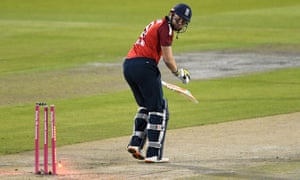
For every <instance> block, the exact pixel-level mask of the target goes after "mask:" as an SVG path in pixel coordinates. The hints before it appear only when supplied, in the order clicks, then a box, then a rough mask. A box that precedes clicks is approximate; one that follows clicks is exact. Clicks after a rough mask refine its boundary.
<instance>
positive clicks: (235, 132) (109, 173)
mask: <svg viewBox="0 0 300 180" xmlns="http://www.w3.org/2000/svg"><path fill="white" fill-rule="evenodd" d="M299 120H300V113H292V114H284V115H277V116H271V117H263V118H256V119H247V120H240V121H233V122H227V123H221V124H213V125H207V126H199V127H190V128H184V129H176V130H170V131H168V133H167V139H166V144H165V156H167V157H169V158H170V162H168V163H160V164H146V163H144V162H143V161H138V160H135V159H133V158H132V157H131V155H130V154H129V153H127V151H126V145H127V143H128V140H129V137H120V138H114V139H107V140H103V141H95V142H88V143H82V144H76V145H70V146H64V147H60V148H58V149H57V154H58V160H59V161H60V162H61V164H62V167H58V175H57V176H43V177H41V175H34V174H33V169H34V167H33V152H25V153H20V154H13V155H6V156H1V157H0V162H1V166H0V179H271V180H272V179H282V180H287V179H291V180H292V179H297V178H299V177H300V169H299V167H300V133H299V129H300V121H299Z"/></svg>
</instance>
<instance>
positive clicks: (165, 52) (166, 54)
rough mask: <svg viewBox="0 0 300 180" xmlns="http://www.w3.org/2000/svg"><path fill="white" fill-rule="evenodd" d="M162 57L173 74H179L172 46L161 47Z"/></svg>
mask: <svg viewBox="0 0 300 180" xmlns="http://www.w3.org/2000/svg"><path fill="white" fill-rule="evenodd" d="M161 50H162V57H163V60H164V62H165V64H166V66H167V67H168V68H169V69H170V71H171V72H172V73H176V72H177V65H176V62H175V59H174V56H173V52H172V46H161Z"/></svg>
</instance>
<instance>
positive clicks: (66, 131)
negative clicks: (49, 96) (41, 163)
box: [0, 68, 300, 154]
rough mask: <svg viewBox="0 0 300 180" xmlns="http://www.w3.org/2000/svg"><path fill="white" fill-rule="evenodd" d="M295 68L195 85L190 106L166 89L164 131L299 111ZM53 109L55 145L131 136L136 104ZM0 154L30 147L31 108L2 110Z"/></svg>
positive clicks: (88, 102) (105, 102) (115, 100)
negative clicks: (167, 113) (167, 109)
mask: <svg viewBox="0 0 300 180" xmlns="http://www.w3.org/2000/svg"><path fill="white" fill-rule="evenodd" d="M298 77H300V69H299V68H298V69H285V70H278V71H273V72H268V73H261V74H255V75H247V76H242V77H233V78H226V79H213V80H205V81H194V82H193V83H191V84H190V85H188V87H189V89H190V90H191V91H192V92H193V94H194V95H195V96H196V97H197V98H198V99H199V101H200V103H199V104H193V103H191V102H189V101H188V100H186V99H185V98H183V97H182V96H179V95H178V94H177V93H174V92H172V91H168V90H165V93H166V97H167V98H168V99H169V104H170V111H171V120H170V123H169V128H170V129H174V128H182V127H187V126H198V125H205V124H211V123H219V122H225V121H232V120H238V119H245V118H252V117H260V116H268V115H274V114H282V113H290V112H297V111H300V95H299V92H300V79H299V78H298ZM51 103H54V104H55V105H56V109H57V112H56V114H57V136H58V140H57V142H58V145H65V144H73V143H79V142H85V141H92V140H99V139H105V138H111V137H117V136H123V135H129V134H131V131H132V130H131V128H132V122H133V117H134V115H135V109H136V105H135V103H134V102H133V98H132V96H131V93H130V92H129V91H128V90H126V91H121V92H118V93H113V94H104V95H97V96H91V97H84V98H76V99H65V100H55V101H51ZM0 112H1V120H2V121H3V122H2V125H1V127H0V137H1V141H2V144H3V146H1V148H0V150H1V151H0V154H6V153H15V152H20V151H24V150H31V149H32V148H33V139H34V104H24V105H19V106H11V107H1V108H0Z"/></svg>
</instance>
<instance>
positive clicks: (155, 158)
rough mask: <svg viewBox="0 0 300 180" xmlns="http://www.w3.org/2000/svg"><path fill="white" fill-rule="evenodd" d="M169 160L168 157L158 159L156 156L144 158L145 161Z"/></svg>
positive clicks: (160, 161) (162, 161)
mask: <svg viewBox="0 0 300 180" xmlns="http://www.w3.org/2000/svg"><path fill="white" fill-rule="evenodd" d="M166 162H169V158H162V159H158V157H157V156H152V157H147V158H145V163H166Z"/></svg>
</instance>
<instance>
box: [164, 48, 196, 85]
mask: <svg viewBox="0 0 300 180" xmlns="http://www.w3.org/2000/svg"><path fill="white" fill-rule="evenodd" d="M161 50H162V57H163V60H164V62H165V64H166V66H167V67H168V68H169V69H170V71H171V72H172V73H173V74H174V75H175V76H176V77H177V78H178V79H180V80H181V81H182V83H184V84H187V83H189V81H190V78H191V77H190V73H189V72H188V71H187V70H186V69H183V68H179V69H178V68H177V65H176V61H175V59H174V56H173V52H172V47H171V46H161Z"/></svg>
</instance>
